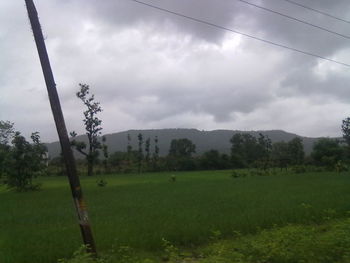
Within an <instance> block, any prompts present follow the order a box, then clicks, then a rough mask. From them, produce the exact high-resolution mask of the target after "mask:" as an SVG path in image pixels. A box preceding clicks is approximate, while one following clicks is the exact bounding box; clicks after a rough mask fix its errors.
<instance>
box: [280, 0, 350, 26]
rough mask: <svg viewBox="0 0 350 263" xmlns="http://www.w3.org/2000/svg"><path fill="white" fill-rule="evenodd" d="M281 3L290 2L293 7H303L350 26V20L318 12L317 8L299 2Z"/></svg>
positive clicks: (290, 0)
mask: <svg viewBox="0 0 350 263" xmlns="http://www.w3.org/2000/svg"><path fill="white" fill-rule="evenodd" d="M280 1H285V2H288V3H290V4H292V5H296V6H300V7H303V8H305V9H308V10H311V11H314V12H316V13H319V14H321V15H324V16H328V17H331V18H333V19H336V20H339V21H342V22H345V23H348V24H350V21H349V20H346V19H343V18H340V17H337V16H334V15H332V14H329V13H326V12H323V11H321V10H317V9H315V8H312V7H309V6H306V5H303V4H300V3H297V2H295V1H292V0H280Z"/></svg>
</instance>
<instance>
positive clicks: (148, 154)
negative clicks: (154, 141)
mask: <svg viewBox="0 0 350 263" xmlns="http://www.w3.org/2000/svg"><path fill="white" fill-rule="evenodd" d="M150 147H151V139H150V138H147V140H146V142H145V152H146V156H145V161H146V164H147V165H149V161H150V159H151V148H150Z"/></svg>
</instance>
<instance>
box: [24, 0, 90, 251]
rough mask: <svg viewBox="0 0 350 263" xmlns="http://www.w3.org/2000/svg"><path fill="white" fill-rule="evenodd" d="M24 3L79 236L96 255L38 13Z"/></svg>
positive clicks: (29, 3) (32, 3) (28, 4)
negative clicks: (48, 101)
mask: <svg viewBox="0 0 350 263" xmlns="http://www.w3.org/2000/svg"><path fill="white" fill-rule="evenodd" d="M25 3H26V7H27V11H28V16H29V20H30V24H31V26H32V30H33V35H34V39H35V43H36V46H37V49H38V53H39V58H40V63H41V67H42V71H43V73H44V78H45V82H46V87H47V92H48V95H49V100H50V104H51V110H52V114H53V117H54V120H55V124H56V129H57V133H58V137H59V139H60V143H61V147H62V154H63V158H64V161H65V165H66V170H67V175H68V179H69V183H70V187H71V191H72V195H73V200H74V204H75V208H76V211H77V214H78V219H79V226H80V230H81V234H82V236H83V241H84V244H85V245H86V246H87V250H88V252H90V253H92V254H93V255H96V247H95V243H94V239H93V236H92V231H91V227H90V223H89V218H88V213H87V208H86V205H85V202H84V199H83V193H82V189H81V186H80V180H79V177H78V175H77V168H76V164H75V160H74V156H73V152H72V149H71V145H70V141H69V137H68V133H67V129H66V124H65V121H64V117H63V113H62V109H61V104H60V100H59V97H58V94H57V89H56V83H55V80H54V77H53V73H52V69H51V65H50V60H49V56H48V54H47V50H46V45H45V41H44V37H43V33H42V30H41V26H40V22H39V18H38V13H37V10H36V8H35V5H34V2H33V0H25Z"/></svg>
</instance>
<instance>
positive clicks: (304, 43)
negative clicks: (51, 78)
mask: <svg viewBox="0 0 350 263" xmlns="http://www.w3.org/2000/svg"><path fill="white" fill-rule="evenodd" d="M145 2H148V3H151V4H154V5H159V6H161V7H163V8H168V9H170V10H173V11H175V12H179V13H183V14H185V15H189V16H193V17H196V18H199V19H203V20H206V21H209V22H213V23H216V24H218V25H221V26H224V27H228V28H232V29H236V30H239V31H241V32H244V33H248V34H252V35H256V36H258V37H261V38H266V39H268V40H271V41H275V42H278V43H281V44H285V45H288V46H291V47H295V48H298V49H302V50H305V51H309V52H313V53H316V54H319V55H321V56H327V57H330V58H334V59H337V60H340V61H343V62H348V63H349V62H350V56H349V49H348V48H347V46H348V42H349V41H350V40H347V39H343V38H341V37H339V36H333V35H330V34H329V33H326V32H323V31H320V30H318V29H314V28H311V27H309V26H307V25H303V24H300V23H296V22H292V21H289V20H287V19H285V18H282V17H279V16H277V15H274V14H270V13H267V12H266V11H263V10H259V9H257V8H254V7H251V6H248V5H246V4H243V3H241V2H239V1H236V0H222V1H212V0H177V1H175V0H172V1H171V0H164V1H160V0H152V1H150V0H147V1H146V0H145ZM251 2H252V3H255V4H259V5H262V6H265V7H267V8H271V9H274V10H276V11H279V12H282V13H286V14H288V15H290V16H295V17H297V18H300V19H303V20H306V21H309V22H312V23H314V24H318V25H321V26H323V27H327V28H329V29H330V30H334V31H337V32H340V33H343V34H349V35H350V29H348V25H347V24H344V23H340V22H339V21H335V20H334V19H330V18H326V17H323V16H321V15H319V14H315V13H313V12H310V11H308V10H305V9H302V8H300V7H296V6H292V5H290V4H288V3H287V2H285V1H282V0H264V1H258V0H251ZM36 3H37V8H38V11H39V14H40V19H41V22H42V26H43V30H44V35H45V36H46V39H47V46H48V50H49V53H50V58H51V62H52V66H53V69H54V72H55V77H56V82H57V85H58V89H59V93H60V96H61V99H62V105H63V108H64V112H65V116H66V120H67V126H68V127H69V130H77V131H78V132H80V133H82V132H83V129H82V127H81V126H82V125H81V122H80V121H81V119H82V110H83V107H82V105H80V102H79V101H78V100H77V98H76V97H75V92H76V91H77V89H78V83H79V82H84V83H88V84H90V85H91V88H92V92H93V93H95V95H96V98H97V99H98V100H99V101H101V104H102V106H103V108H104V112H103V114H102V117H103V121H104V127H105V131H106V132H114V131H119V130H127V129H131V128H162V127H194V128H200V129H202V128H203V129H216V128H233V129H271V128H280V129H287V130H290V131H293V132H298V133H301V134H304V135H327V134H328V135H338V134H339V127H338V126H339V121H340V120H341V118H342V117H344V116H346V115H347V114H350V111H347V110H346V109H347V107H348V101H346V99H345V98H346V97H348V96H349V95H350V94H349V91H348V89H347V88H346V83H347V82H348V80H349V77H348V76H347V75H348V69H346V68H344V67H342V66H339V65H336V64H332V63H329V62H322V61H320V60H319V59H317V58H314V57H308V56H305V55H301V54H298V53H294V52H292V51H288V50H284V49H282V48H278V47H273V46H270V45H267V44H265V43H261V42H258V41H256V40H252V39H248V38H246V37H241V36H239V35H236V34H233V33H230V32H227V31H223V30H218V29H215V28H212V27H209V26H207V25H203V24H200V23H197V22H193V21H189V20H186V19H184V18H179V17H176V16H173V15H170V14H168V13H164V12H161V11H159V10H154V9H151V8H148V7H145V6H143V5H140V4H137V3H135V2H133V1H130V0H104V1H98V0H84V1H83V0H64V1H62V0H52V1H46V0H37V1H36ZM303 4H305V5H310V6H313V7H315V8H318V9H321V10H327V11H328V12H330V13H332V14H336V15H338V16H341V17H349V10H350V9H349V7H350V3H349V1H345V0H342V1H337V2H336V4H335V2H334V1H327V0H322V1H312V0H305V1H303ZM0 49H1V50H5V51H6V52H3V55H2V58H1V60H0V70H1V72H2V74H1V75H0V85H1V89H2V96H1V97H0V106H1V111H0V119H9V120H11V121H14V122H15V123H16V127H17V128H18V129H19V130H23V131H25V132H27V134H28V133H29V132H30V131H34V130H39V131H40V132H41V133H42V134H43V137H44V138H45V139H47V140H52V139H53V138H54V137H53V135H52V134H54V127H53V121H52V117H51V113H50V110H49V108H48V102H47V95H46V91H45V86H44V82H43V78H42V73H41V70H40V68H39V64H38V58H37V54H36V51H35V46H34V42H33V39H32V35H31V32H30V27H29V23H28V19H27V17H26V13H25V9H24V6H23V3H18V2H16V1H10V0H4V1H2V2H1V3H0ZM14 90H16V92H15V93H14V92H13V91H14ZM18 94H21V96H18ZM316 97H317V99H315V98H316ZM18 105H20V106H18ZM321 106H322V107H321ZM306 112H307V114H306ZM320 115H322V117H323V119H327V120H329V122H328V123H327V125H326V124H325V123H324V122H323V121H320V119H319V116H320ZM288 120H293V121H292V122H290V121H288ZM291 123H292V124H291ZM316 127H317V129H316V130H317V131H315V128H316Z"/></svg>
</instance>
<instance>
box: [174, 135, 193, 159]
mask: <svg viewBox="0 0 350 263" xmlns="http://www.w3.org/2000/svg"><path fill="white" fill-rule="evenodd" d="M195 152H196V145H195V144H194V143H192V141H191V140H189V139H187V138H183V139H173V140H171V143H170V149H169V156H173V157H191V156H192V154H193V153H195Z"/></svg>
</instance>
